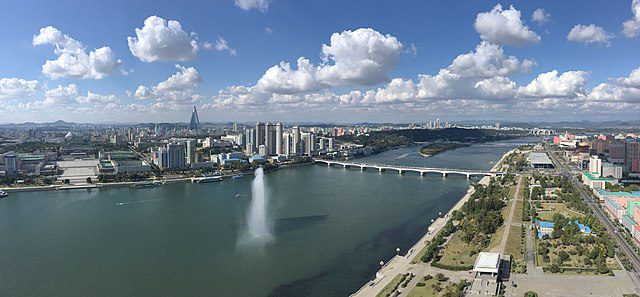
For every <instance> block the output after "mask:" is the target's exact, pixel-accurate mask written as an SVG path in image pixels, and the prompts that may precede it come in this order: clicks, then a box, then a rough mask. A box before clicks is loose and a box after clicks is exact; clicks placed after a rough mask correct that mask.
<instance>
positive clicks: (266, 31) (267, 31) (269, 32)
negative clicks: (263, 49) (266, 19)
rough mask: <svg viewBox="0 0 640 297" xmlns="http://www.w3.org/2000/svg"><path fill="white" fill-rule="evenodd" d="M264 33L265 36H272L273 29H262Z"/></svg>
mask: <svg viewBox="0 0 640 297" xmlns="http://www.w3.org/2000/svg"><path fill="white" fill-rule="evenodd" d="M264 32H265V33H267V34H272V33H273V29H271V28H269V27H264Z"/></svg>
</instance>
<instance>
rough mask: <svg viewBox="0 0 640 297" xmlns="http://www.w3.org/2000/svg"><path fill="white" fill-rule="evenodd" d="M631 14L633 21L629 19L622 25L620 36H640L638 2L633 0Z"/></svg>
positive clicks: (639, 3) (639, 7)
mask: <svg viewBox="0 0 640 297" xmlns="http://www.w3.org/2000/svg"><path fill="white" fill-rule="evenodd" d="M631 12H633V19H630V20H628V21H626V22H624V23H623V24H622V27H623V29H622V34H624V36H627V37H629V38H632V37H636V36H638V35H640V1H639V0H633V1H632V2H631Z"/></svg>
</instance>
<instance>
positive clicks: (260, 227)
mask: <svg viewBox="0 0 640 297" xmlns="http://www.w3.org/2000/svg"><path fill="white" fill-rule="evenodd" d="M254 175H255V177H254V178H253V182H252V183H251V205H249V212H248V215H247V234H246V235H247V239H249V240H250V241H253V242H267V241H270V240H271V239H272V238H273V235H272V232H271V231H272V230H271V229H272V228H271V221H270V220H269V216H268V207H269V197H268V195H267V186H266V184H265V178H264V171H263V170H262V167H259V168H257V169H256V171H255V174H254Z"/></svg>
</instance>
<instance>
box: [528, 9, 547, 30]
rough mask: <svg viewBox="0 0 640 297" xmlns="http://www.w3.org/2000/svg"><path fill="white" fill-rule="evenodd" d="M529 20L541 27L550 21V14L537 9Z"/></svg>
mask: <svg viewBox="0 0 640 297" xmlns="http://www.w3.org/2000/svg"><path fill="white" fill-rule="evenodd" d="M531 20H532V21H534V22H536V23H538V25H540V26H542V25H544V24H546V23H548V22H549V21H550V20H551V14H550V13H547V12H546V11H544V8H538V9H536V10H534V11H533V14H532V15H531Z"/></svg>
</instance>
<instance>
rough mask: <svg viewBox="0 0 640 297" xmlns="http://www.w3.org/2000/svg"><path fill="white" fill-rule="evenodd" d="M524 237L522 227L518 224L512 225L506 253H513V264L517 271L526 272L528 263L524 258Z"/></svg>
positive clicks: (514, 269)
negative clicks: (517, 225)
mask: <svg viewBox="0 0 640 297" xmlns="http://www.w3.org/2000/svg"><path fill="white" fill-rule="evenodd" d="M524 240H525V239H524V238H523V237H522V229H521V228H519V227H516V226H511V228H510V229H509V235H508V236H507V244H506V246H505V248H504V253H505V254H507V255H511V266H512V268H513V271H514V272H515V273H524V272H526V267H527V263H526V261H525V259H524V252H525V244H524Z"/></svg>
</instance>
